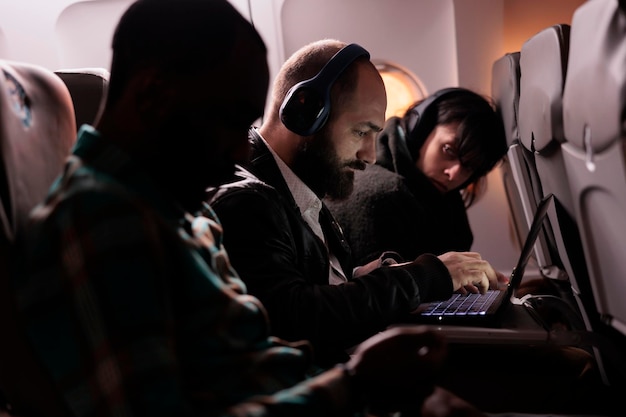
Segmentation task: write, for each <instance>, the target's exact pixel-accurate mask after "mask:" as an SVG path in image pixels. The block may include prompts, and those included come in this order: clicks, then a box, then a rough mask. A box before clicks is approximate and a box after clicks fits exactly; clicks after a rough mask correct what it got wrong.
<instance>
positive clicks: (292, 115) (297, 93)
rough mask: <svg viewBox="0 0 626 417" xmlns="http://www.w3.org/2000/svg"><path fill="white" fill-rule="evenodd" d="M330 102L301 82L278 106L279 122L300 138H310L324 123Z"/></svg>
mask: <svg viewBox="0 0 626 417" xmlns="http://www.w3.org/2000/svg"><path fill="white" fill-rule="evenodd" d="M329 110H330V102H329V100H328V99H327V98H326V97H325V96H322V95H321V94H320V93H319V91H318V90H317V89H315V88H313V87H312V86H309V85H307V84H306V82H301V83H298V84H296V85H295V86H293V87H292V88H291V89H290V90H289V92H288V93H287V96H286V97H285V100H284V101H283V104H282V105H281V106H280V120H281V121H282V122H283V124H284V125H285V127H286V128H287V129H289V130H291V131H292V132H294V133H296V134H298V135H300V136H310V135H312V134H314V133H315V132H317V131H318V130H319V129H321V127H322V126H323V125H324V124H325V123H326V119H327V118H328V113H329Z"/></svg>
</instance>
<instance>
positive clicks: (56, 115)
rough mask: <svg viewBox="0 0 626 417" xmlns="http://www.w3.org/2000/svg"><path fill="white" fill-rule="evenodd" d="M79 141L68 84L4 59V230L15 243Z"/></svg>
mask: <svg viewBox="0 0 626 417" xmlns="http://www.w3.org/2000/svg"><path fill="white" fill-rule="evenodd" d="M75 140H76V123H75V121H74V108H73V105H72V100H71V98H70V94H69V92H68V90H67V88H66V87H65V84H63V82H62V81H61V80H60V79H59V78H58V77H57V76H55V75H54V73H53V72H52V71H49V70H47V69H45V68H43V67H39V66H35V65H31V64H25V63H17V62H11V61H2V60H0V200H1V203H2V204H0V231H1V233H2V236H3V237H5V238H7V239H8V240H9V241H11V240H12V239H13V238H14V236H15V234H16V233H17V231H18V229H19V228H20V227H21V226H22V225H23V223H24V222H25V221H26V218H27V216H28V213H29V212H30V210H31V209H32V208H33V207H34V206H35V205H36V204H38V203H40V202H41V201H42V200H43V198H44V197H45V195H46V193H47V191H48V188H49V187H50V185H51V184H52V182H53V180H54V179H55V178H56V177H57V175H58V174H60V172H61V169H62V166H63V163H64V161H65V158H66V157H67V155H68V154H69V152H70V150H71V147H72V145H73V143H74V141H75Z"/></svg>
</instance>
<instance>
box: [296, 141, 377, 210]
mask: <svg viewBox="0 0 626 417" xmlns="http://www.w3.org/2000/svg"><path fill="white" fill-rule="evenodd" d="M326 132H327V130H326V129H323V130H322V131H321V132H319V133H317V134H315V136H314V137H313V138H311V139H310V140H309V141H308V142H304V143H303V145H302V146H301V147H300V149H299V150H298V153H297V154H296V157H295V159H294V163H293V172H294V173H295V174H296V175H297V176H298V177H299V178H300V179H301V180H302V182H304V183H305V184H306V185H307V186H308V187H309V188H310V189H311V190H313V192H314V193H315V194H316V195H317V196H318V197H319V198H323V197H329V198H332V199H344V198H346V197H348V196H349V195H350V194H351V193H352V190H353V189H354V171H353V169H360V170H363V169H365V163H364V162H363V161H360V160H356V159H355V160H350V161H341V160H340V159H339V157H338V156H337V153H336V152H335V149H334V147H333V145H332V142H331V141H330V138H329V137H328V134H327V133H326Z"/></svg>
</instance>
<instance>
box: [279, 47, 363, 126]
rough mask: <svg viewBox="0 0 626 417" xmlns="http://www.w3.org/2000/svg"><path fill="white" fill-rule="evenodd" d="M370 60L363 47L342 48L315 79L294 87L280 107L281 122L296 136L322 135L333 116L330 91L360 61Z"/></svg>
mask: <svg viewBox="0 0 626 417" xmlns="http://www.w3.org/2000/svg"><path fill="white" fill-rule="evenodd" d="M362 56H364V57H366V58H368V59H369V57H370V54H369V52H367V50H365V49H364V48H363V47H362V46H360V45H357V44H355V43H351V44H349V45H346V46H345V47H343V48H341V49H340V50H339V51H338V52H337V53H336V54H335V55H333V56H332V58H330V60H328V62H327V63H326V64H325V65H324V67H323V68H322V69H321V70H320V71H319V72H318V73H317V74H316V75H315V76H314V77H312V78H309V79H308V80H304V81H301V82H299V83H297V84H296V85H294V86H293V87H291V88H290V89H289V91H288V92H287V95H286V96H285V99H284V100H283V103H282V104H281V106H280V120H281V121H282V122H283V124H284V125H285V126H286V127H287V129H289V130H291V131H292V132H294V133H297V134H298V135H300V136H310V135H312V134H314V133H316V132H318V131H319V130H320V129H321V128H322V127H323V126H324V124H325V123H326V120H328V115H329V114H330V91H331V89H332V86H333V84H334V83H335V81H337V78H339V76H340V75H341V74H342V73H343V72H344V71H345V70H346V68H347V67H348V66H349V65H350V64H351V63H352V62H354V60H356V59H357V58H359V57H362Z"/></svg>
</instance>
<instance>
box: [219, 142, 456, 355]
mask: <svg viewBox="0 0 626 417" xmlns="http://www.w3.org/2000/svg"><path fill="white" fill-rule="evenodd" d="M250 137H251V143H252V147H253V153H252V158H251V163H250V166H249V167H247V169H246V168H243V167H238V168H237V172H236V174H235V177H236V178H235V180H234V182H231V183H228V184H224V185H222V186H220V187H219V188H213V189H210V190H208V193H209V199H208V201H209V204H210V205H211V207H212V208H213V209H214V210H215V212H216V213H217V216H218V218H219V219H220V221H221V223H222V225H223V227H224V246H225V248H226V251H227V252H228V255H229V258H230V260H231V263H232V265H233V267H234V268H235V270H236V271H237V272H238V274H239V275H240V276H241V278H242V279H243V281H244V282H245V283H246V285H247V287H248V292H249V293H250V294H252V295H254V296H256V297H258V298H259V299H260V300H261V301H262V302H263V304H264V305H265V307H266V309H267V311H268V313H269V316H270V324H271V327H272V334H274V335H276V336H278V337H281V338H284V339H286V340H291V341H295V340H301V339H308V340H309V341H310V342H311V343H312V344H313V347H314V349H315V355H316V362H317V363H318V364H319V365H321V366H330V365H332V364H334V363H337V362H341V361H345V360H346V359H347V358H348V356H347V354H346V353H345V350H346V349H347V348H349V347H351V346H353V345H355V344H357V343H360V342H362V341H363V340H365V339H366V338H368V337H369V336H372V335H374V334H375V333H377V332H379V331H381V330H383V329H384V328H385V327H387V326H388V325H389V324H391V323H394V322H399V321H405V320H406V319H407V318H408V314H409V312H410V311H412V310H413V309H415V308H416V307H417V306H418V304H419V303H420V302H423V301H431V300H434V299H445V298H448V297H449V296H450V295H451V292H452V281H451V278H450V275H449V273H448V270H447V269H446V268H445V266H444V265H443V263H442V262H441V261H439V259H437V258H436V257H434V256H432V255H424V256H422V257H420V258H418V260H417V261H416V262H413V263H411V264H407V265H406V266H402V267H386V266H383V267H381V268H379V269H377V270H374V271H373V272H372V273H370V274H367V275H365V276H360V277H358V278H353V277H352V270H353V268H354V266H355V265H352V262H351V257H350V249H349V246H348V245H347V243H346V241H345V239H344V237H343V234H342V232H341V229H340V227H339V226H338V225H337V223H336V222H335V221H334V219H333V217H332V215H331V214H330V212H329V211H328V209H327V208H326V207H325V206H323V208H322V214H321V219H320V222H321V224H322V230H323V231H324V235H325V237H326V240H327V242H328V245H329V247H330V249H331V251H332V252H333V253H334V254H335V255H336V256H337V258H338V259H339V261H340V263H341V266H342V268H343V270H344V272H345V273H346V274H347V275H348V278H349V280H348V283H346V284H343V285H329V283H328V271H329V259H328V252H327V249H326V247H325V245H324V243H323V242H322V241H321V240H320V239H319V238H318V237H317V236H316V235H315V234H314V233H313V231H312V230H311V229H310V228H309V226H308V224H307V223H306V221H305V220H304V219H303V218H302V216H301V215H300V210H299V208H298V206H297V205H296V202H295V201H294V199H293V196H292V195H291V192H290V191H289V188H288V187H287V184H286V183H285V181H284V179H283V177H282V174H281V172H280V170H279V168H278V166H277V164H276V162H275V161H274V158H273V156H272V154H271V153H270V151H269V149H268V148H267V145H266V144H265V142H264V141H263V140H262V139H261V138H260V137H259V135H258V134H257V133H256V131H255V130H251V133H250Z"/></svg>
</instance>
